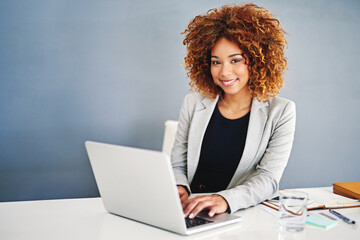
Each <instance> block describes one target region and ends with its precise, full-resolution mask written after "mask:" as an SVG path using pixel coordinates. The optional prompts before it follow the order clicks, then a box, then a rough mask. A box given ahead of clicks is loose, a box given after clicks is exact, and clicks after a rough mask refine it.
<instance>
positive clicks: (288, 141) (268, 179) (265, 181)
mask: <svg viewBox="0 0 360 240" xmlns="http://www.w3.org/2000/svg"><path fill="white" fill-rule="evenodd" d="M295 120H296V111H295V103H294V102H292V101H289V102H288V103H287V104H286V106H285V108H284V110H283V112H282V115H281V117H280V119H279V121H278V122H277V123H276V125H275V127H274V131H273V134H272V135H271V137H270V140H269V143H268V146H267V148H266V150H265V153H264V154H263V156H262V158H261V160H260V162H259V163H258V164H257V165H256V167H255V169H254V170H253V171H252V172H251V174H250V175H249V176H248V177H247V178H246V180H245V181H244V182H243V183H242V184H240V185H238V186H235V187H234V188H231V189H228V190H224V191H221V192H218V193H217V194H219V195H221V196H222V197H224V198H225V199H226V201H227V202H228V204H229V208H230V212H235V211H237V210H239V209H242V208H247V207H250V206H253V205H256V204H258V203H260V202H262V201H264V200H266V199H268V198H270V197H271V196H272V194H274V193H275V192H276V191H277V190H278V188H279V182H280V178H281V176H282V174H283V171H284V169H285V167H286V165H287V162H288V159H289V156H290V152H291V148H292V144H293V140H294V134H295Z"/></svg>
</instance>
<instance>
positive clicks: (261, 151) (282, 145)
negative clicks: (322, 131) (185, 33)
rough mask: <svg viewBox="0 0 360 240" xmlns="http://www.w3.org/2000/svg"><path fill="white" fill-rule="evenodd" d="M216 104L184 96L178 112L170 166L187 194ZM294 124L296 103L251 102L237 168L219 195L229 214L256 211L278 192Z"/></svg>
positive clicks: (279, 100)
mask: <svg viewBox="0 0 360 240" xmlns="http://www.w3.org/2000/svg"><path fill="white" fill-rule="evenodd" d="M218 98H219V97H217V98H216V99H215V100H214V101H212V100H211V99H209V98H205V97H203V96H202V95H200V94H199V93H191V94H188V95H186V97H185V99H184V102H183V105H182V108H181V111H180V117H179V124H178V129H177V133H176V137H175V143H174V147H173V149H172V153H171V162H172V166H173V169H174V173H175V178H176V182H177V184H178V185H183V186H186V187H188V189H190V184H191V181H192V180H193V178H194V175H195V171H196V168H197V166H198V162H199V157H200V150H201V144H202V139H203V137H204V134H205V131H206V128H207V125H208V123H209V121H210V118H211V116H212V113H213V111H214V108H215V106H216V104H217V102H218ZM295 118H296V115H295V103H294V102H292V101H290V100H287V99H284V98H281V97H273V98H270V99H269V101H267V102H265V103H263V102H259V101H257V100H256V99H254V100H253V101H252V105H251V112H250V120H249V126H248V133H247V137H246V143H245V148H244V152H243V155H242V157H241V160H240V163H239V165H238V167H237V169H236V171H235V174H234V176H233V178H232V180H231V181H230V183H229V186H228V187H227V189H226V190H223V191H220V192H218V193H217V194H219V195H221V196H222V197H224V198H225V199H226V201H227V202H228V204H229V207H230V211H231V212H235V211H237V210H239V209H241V208H247V207H250V206H253V205H256V204H258V203H260V202H262V201H264V200H266V199H268V198H270V197H271V196H272V194H273V193H274V192H276V191H277V190H278V188H279V182H280V178H281V176H282V173H283V171H284V169H285V167H286V164H287V161H288V159H289V156H290V152H291V148H292V144H293V140H294V133H295ZM219 161H221V159H219Z"/></svg>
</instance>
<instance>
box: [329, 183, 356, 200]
mask: <svg viewBox="0 0 360 240" xmlns="http://www.w3.org/2000/svg"><path fill="white" fill-rule="evenodd" d="M333 192H334V193H336V194H339V195H342V196H344V197H348V198H355V199H359V200H360V182H338V183H333Z"/></svg>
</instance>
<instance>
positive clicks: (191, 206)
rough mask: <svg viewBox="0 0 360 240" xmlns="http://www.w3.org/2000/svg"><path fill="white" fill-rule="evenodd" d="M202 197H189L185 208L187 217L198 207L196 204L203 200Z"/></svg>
mask: <svg viewBox="0 0 360 240" xmlns="http://www.w3.org/2000/svg"><path fill="white" fill-rule="evenodd" d="M201 199H202V198H199V197H195V198H192V199H189V200H187V201H185V202H184V204H183V209H184V214H185V217H187V216H188V215H189V214H190V213H191V212H192V210H193V209H194V208H195V207H196V205H198V204H199V202H201V201H202V200H201Z"/></svg>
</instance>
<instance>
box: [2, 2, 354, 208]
mask: <svg viewBox="0 0 360 240" xmlns="http://www.w3.org/2000/svg"><path fill="white" fill-rule="evenodd" d="M226 3H231V2H229V1H219V0H211V1H210V0H201V1H193V0H183V1H167V0H161V1H160V0H159V1H148V0H137V1H130V0H128V1H117V0H113V1H111V0H102V1H100V0H86V1H85V0H82V1H70V0H49V1H41V0H32V1H28V0H4V1H0V201H15V200H32V199H53V198H73V197H93V196H98V194H99V193H98V190H97V187H96V184H95V180H94V177H93V173H92V170H91V168H90V164H89V160H88V158H87V155H86V151H85V147H84V142H85V140H95V141H102V142H108V143H114V144H121V145H127V146H134V147H140V148H146V149H153V150H161V146H162V140H163V131H164V122H165V121H166V120H167V119H173V120H177V118H178V116H179V110H180V107H181V104H182V100H183V98H184V96H185V95H186V94H187V93H188V92H189V86H188V81H189V79H187V77H186V72H185V70H184V68H183V66H182V65H181V63H182V62H183V58H184V55H185V52H186V49H185V47H184V46H183V45H182V40H183V36H182V35H181V34H180V33H181V32H182V31H183V30H184V29H185V28H186V26H187V24H188V22H189V21H190V20H191V19H192V18H193V17H195V16H196V15H199V14H203V13H205V12H206V11H208V10H209V9H211V8H215V7H219V6H221V5H223V4H226ZM255 3H257V4H258V5H260V6H263V7H265V8H267V9H269V10H270V12H271V13H273V14H275V15H276V16H277V17H278V18H279V20H280V21H281V22H282V24H283V27H284V29H285V31H286V32H288V33H289V35H288V38H287V39H288V44H289V47H288V51H287V53H286V55H287V59H288V68H289V70H288V71H287V73H286V76H285V78H286V82H285V85H286V88H284V89H283V90H282V93H281V94H280V95H281V96H283V97H286V98H289V99H292V100H293V101H295V103H296V105H297V128H296V135H295V141H294V147H293V151H292V154H291V157H290V160H289V164H288V167H287V168H286V170H285V173H284V175H283V178H282V181H281V184H280V185H281V186H280V187H282V188H290V187H291V188H294V187H318V186H330V185H331V184H332V183H333V182H343V181H344V182H345V181H360V172H359V169H360V161H359V155H358V150H359V147H360V140H359V134H360V131H359V129H360V128H359V126H358V124H359V122H360V112H359V105H360V79H359V74H358V72H359V55H360V47H359V42H360V15H359V12H360V2H359V1H351V0H347V1H337V0H329V1H325V0H317V1H313V0H303V1H301V0H298V1H295V0H291V1H289V0H272V1H255ZM153 171H156V169H153Z"/></svg>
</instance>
